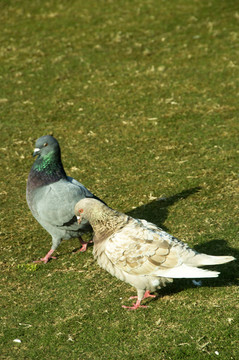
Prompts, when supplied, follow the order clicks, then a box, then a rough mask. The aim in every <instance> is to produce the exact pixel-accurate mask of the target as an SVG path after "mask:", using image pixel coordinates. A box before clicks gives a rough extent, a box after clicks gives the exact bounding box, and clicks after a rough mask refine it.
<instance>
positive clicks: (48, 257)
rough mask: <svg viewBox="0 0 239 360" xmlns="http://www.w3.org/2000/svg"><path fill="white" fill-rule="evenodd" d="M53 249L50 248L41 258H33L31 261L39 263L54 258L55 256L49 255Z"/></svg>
mask: <svg viewBox="0 0 239 360" xmlns="http://www.w3.org/2000/svg"><path fill="white" fill-rule="evenodd" d="M53 252H54V250H52V249H51V250H50V251H49V252H48V253H47V254H46V256H44V258H41V259H40V260H35V261H33V262H34V263H41V262H44V264H46V263H48V261H50V259H56V256H51V255H52V254H53Z"/></svg>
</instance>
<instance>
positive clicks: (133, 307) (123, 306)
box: [122, 300, 148, 310]
mask: <svg viewBox="0 0 239 360" xmlns="http://www.w3.org/2000/svg"><path fill="white" fill-rule="evenodd" d="M140 303H141V300H137V301H136V303H135V304H133V306H125V305H122V308H124V309H128V310H136V309H138V308H147V307H148V306H145V305H140Z"/></svg>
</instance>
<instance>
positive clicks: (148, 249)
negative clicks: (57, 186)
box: [75, 199, 235, 310]
mask: <svg viewBox="0 0 239 360" xmlns="http://www.w3.org/2000/svg"><path fill="white" fill-rule="evenodd" d="M75 214H76V216H77V218H78V222H79V223H80V224H81V223H82V222H84V221H86V220H87V221H89V222H90V224H91V226H92V227H93V230H94V239H93V240H94V250H93V254H94V257H95V258H96V259H97V261H98V264H99V265H100V266H101V267H102V268H103V269H105V270H107V271H108V272H109V273H110V274H111V275H113V276H116V277H117V278H118V279H120V280H122V281H125V282H127V283H129V284H131V285H132V286H134V287H135V288H136V290H137V296H135V298H137V301H136V303H135V304H133V306H132V307H128V306H123V307H124V308H128V309H131V310H135V309H137V308H139V307H144V306H143V305H141V300H143V299H145V298H147V297H154V296H155V295H151V294H150V292H153V291H155V290H156V289H159V288H160V287H162V286H165V285H166V283H168V282H172V281H173V278H207V277H217V276H218V275H219V272H216V271H209V270H204V269H200V268H198V267H200V266H204V265H216V264H224V263H227V262H229V261H232V260H235V258H234V257H232V256H211V255H206V254H200V253H198V252H196V251H195V250H193V249H191V248H190V247H189V246H188V245H187V244H185V243H183V242H182V241H180V240H178V239H176V238H175V237H173V236H172V235H170V234H168V233H166V232H165V231H163V230H162V229H160V228H159V227H157V226H156V225H154V224H152V223H150V222H148V221H146V220H139V219H134V218H132V217H130V216H128V215H125V214H123V213H120V212H118V211H115V210H113V209H110V208H109V207H108V206H106V205H105V204H103V203H101V202H100V201H98V200H96V199H82V200H80V201H79V202H78V203H77V204H76V206H75Z"/></svg>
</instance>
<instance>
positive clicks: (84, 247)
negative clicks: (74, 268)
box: [74, 236, 93, 254]
mask: <svg viewBox="0 0 239 360" xmlns="http://www.w3.org/2000/svg"><path fill="white" fill-rule="evenodd" d="M79 240H80V243H81V245H82V246H81V248H80V249H79V250H77V251H75V252H74V253H75V254H76V253H78V252H79V251H80V252H85V251H86V250H87V246H88V244H91V243H93V240H90V241H89V242H85V241H84V240H83V239H82V237H81V236H80V237H79Z"/></svg>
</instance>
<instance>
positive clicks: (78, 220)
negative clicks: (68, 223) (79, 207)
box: [77, 216, 81, 224]
mask: <svg viewBox="0 0 239 360" xmlns="http://www.w3.org/2000/svg"><path fill="white" fill-rule="evenodd" d="M77 222H78V224H80V223H81V217H80V216H77Z"/></svg>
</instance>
